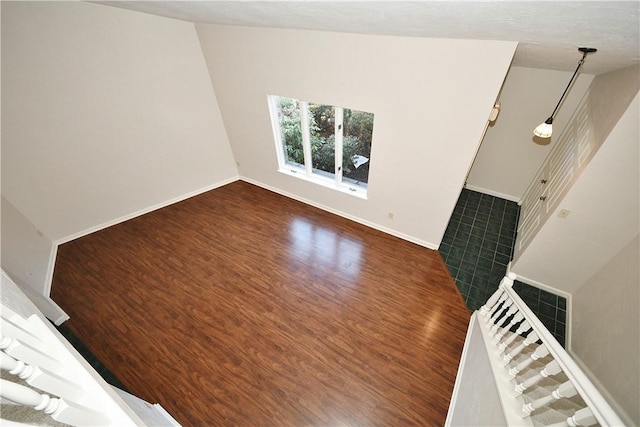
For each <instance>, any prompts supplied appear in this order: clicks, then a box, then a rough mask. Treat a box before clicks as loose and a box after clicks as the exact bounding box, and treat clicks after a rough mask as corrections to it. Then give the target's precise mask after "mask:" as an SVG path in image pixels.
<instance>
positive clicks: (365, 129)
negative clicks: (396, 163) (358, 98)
mask: <svg viewBox="0 0 640 427" xmlns="http://www.w3.org/2000/svg"><path fill="white" fill-rule="evenodd" d="M343 128H344V132H343V135H344V137H343V142H342V182H344V183H349V184H359V185H362V186H365V187H366V185H367V183H368V182H369V160H370V159H371V139H372V136H373V114H372V113H366V112H364V111H357V110H351V109H348V108H345V109H344V117H343Z"/></svg>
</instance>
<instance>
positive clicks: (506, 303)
mask: <svg viewBox="0 0 640 427" xmlns="http://www.w3.org/2000/svg"><path fill="white" fill-rule="evenodd" d="M515 277H516V276H515V274H513V273H509V274H508V275H507V276H506V277H505V278H504V279H503V280H502V281H501V283H500V286H499V288H498V290H497V291H496V292H495V293H494V294H493V295H491V297H490V298H489V300H488V301H487V303H486V304H485V305H483V306H482V307H481V308H480V309H479V310H478V311H476V312H475V313H474V314H473V315H472V317H471V321H470V324H469V329H468V332H467V339H466V342H465V347H464V350H463V353H462V359H461V362H460V367H459V369H458V376H457V378H456V384H455V387H454V391H453V396H452V399H451V404H450V407H449V413H448V415H447V420H446V423H445V425H447V426H468V425H475V426H482V425H486V426H497V425H503V426H552V427H560V426H562V427H564V426H596V425H600V426H622V425H624V424H623V422H622V421H621V419H620V418H619V417H618V415H617V414H616V413H615V411H614V410H613V409H612V408H611V406H610V405H609V404H608V403H607V402H606V400H605V399H604V398H603V397H602V395H601V394H600V392H599V391H598V390H597V389H596V388H595V387H594V385H593V384H592V383H591V381H590V380H589V379H588V378H587V377H586V376H585V374H584V373H583V372H582V370H581V369H580V368H579V367H578V366H577V365H576V363H575V362H574V361H573V360H572V358H571V357H570V356H569V354H568V353H567V352H566V351H565V350H564V349H563V348H562V346H561V345H560V344H559V343H558V342H557V341H556V340H555V338H554V337H553V335H552V334H551V333H550V332H549V331H548V330H547V329H546V328H545V326H544V325H543V324H542V322H540V320H539V319H538V318H537V317H536V316H535V315H534V314H533V312H532V311H531V310H530V309H529V307H527V305H526V304H525V303H524V302H523V301H522V299H520V297H519V296H518V295H517V294H516V293H515V292H514V291H513V289H512V286H513V281H514V279H515Z"/></svg>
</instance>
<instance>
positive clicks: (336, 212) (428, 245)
mask: <svg viewBox="0 0 640 427" xmlns="http://www.w3.org/2000/svg"><path fill="white" fill-rule="evenodd" d="M240 179H241V180H242V181H245V182H248V183H249V184H253V185H257V186H258V187H261V188H264V189H266V190H269V191H273V192H274V193H277V194H280V195H282V196H285V197H288V198H290V199H293V200H297V201H299V202H302V203H304V204H307V205H310V206H313V207H315V208H318V209H322V210H323V211H326V212H329V213H332V214H334V215H338V216H341V217H343V218H346V219H348V220H351V221H354V222H357V223H358V224H362V225H366V226H367V227H370V228H373V229H375V230H378V231H382V232H383V233H386V234H390V235H391V236H395V237H398V238H400V239H402V240H406V241H408V242H411V243H415V244H416V245H420V246H423V247H425V248H428V249H434V250H437V249H438V246H439V245H436V244H433V243H431V242H427V241H425V240H421V239H417V238H415V237H413V236H410V235H408V234H404V233H401V232H399V231H397V230H393V229H391V228H387V227H384V226H382V225H380V224H376V223H373V222H371V221H367V220H365V219H362V218H358V217H356V216H353V215H350V214H348V213H345V212H342V211H339V210H336V209H333V208H330V207H329V206H325V205H322V204H320V203H316V202H314V201H313V200H309V199H305V198H304V197H300V196H297V195H295V194H292V193H289V192H287V191H284V190H281V189H280V188H276V187H272V186H270V185H267V184H264V183H262V182H260V181H256V180H253V179H251V178H247V177H245V176H240Z"/></svg>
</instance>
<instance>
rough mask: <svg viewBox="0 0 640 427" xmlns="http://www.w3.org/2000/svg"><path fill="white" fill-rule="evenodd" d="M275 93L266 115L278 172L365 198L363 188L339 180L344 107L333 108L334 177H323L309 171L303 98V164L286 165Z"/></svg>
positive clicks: (307, 110) (301, 113)
mask: <svg viewBox="0 0 640 427" xmlns="http://www.w3.org/2000/svg"><path fill="white" fill-rule="evenodd" d="M277 97H278V96H277V95H268V105H269V114H270V116H271V127H272V129H273V136H274V140H275V144H276V155H277V158H278V172H280V173H283V174H285V175H289V176H293V177H296V178H299V179H302V180H305V181H308V182H312V183H314V184H317V185H321V186H323V187H326V188H331V189H333V190H337V191H340V192H341V193H345V194H349V195H351V196H355V197H358V198H361V199H367V192H368V189H367V188H362V187H358V186H357V185H350V184H348V183H345V182H342V149H343V129H342V127H343V126H342V125H343V117H344V114H343V112H344V109H343V108H342V107H334V108H335V155H334V157H335V174H334V176H335V177H334V178H328V177H323V176H322V175H320V174H318V173H314V172H313V161H312V156H311V141H310V131H309V117H308V114H309V109H308V108H307V107H308V103H307V102H306V101H300V108H301V111H300V119H301V121H302V123H301V126H302V146H303V150H304V165H301V166H296V165H292V164H288V163H287V161H286V158H285V154H284V147H283V146H282V135H281V133H280V126H279V118H278V108H277V105H276V98H277Z"/></svg>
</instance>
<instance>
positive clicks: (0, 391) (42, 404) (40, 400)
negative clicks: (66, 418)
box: [0, 379, 60, 415]
mask: <svg viewBox="0 0 640 427" xmlns="http://www.w3.org/2000/svg"><path fill="white" fill-rule="evenodd" d="M0 395H1V396H2V397H4V398H5V399H9V400H11V401H12V402H15V403H19V404H21V405H26V406H32V407H33V409H36V410H38V411H44V413H45V414H49V415H51V414H53V413H54V412H55V411H56V409H58V407H59V405H60V399H56V398H55V397H54V398H51V397H49V396H48V395H46V394H40V393H38V392H37V391H35V390H32V389H30V388H29V387H25V386H23V385H20V384H16V383H12V382H11V381H7V380H3V379H0Z"/></svg>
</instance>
